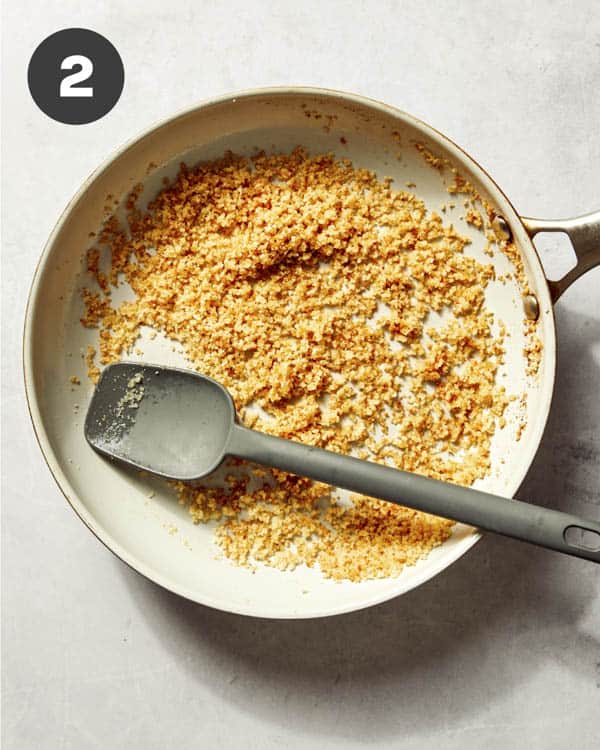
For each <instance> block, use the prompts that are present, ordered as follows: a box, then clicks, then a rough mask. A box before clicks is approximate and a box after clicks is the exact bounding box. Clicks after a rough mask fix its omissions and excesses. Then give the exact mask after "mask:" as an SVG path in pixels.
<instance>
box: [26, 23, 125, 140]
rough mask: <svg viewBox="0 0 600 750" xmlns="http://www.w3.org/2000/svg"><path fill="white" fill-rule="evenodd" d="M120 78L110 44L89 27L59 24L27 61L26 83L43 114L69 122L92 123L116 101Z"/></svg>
mask: <svg viewBox="0 0 600 750" xmlns="http://www.w3.org/2000/svg"><path fill="white" fill-rule="evenodd" d="M124 81H125V71H124V69H123V62H122V60H121V57H120V55H119V53H118V52H117V50H116V49H115V48H114V46H113V45H112V44H111V43H110V42H109V41H108V39H106V38H105V37H103V36H102V34H98V33H96V32H95V31H90V30H89V29H63V30H62V31H57V32H56V33H55V34H51V35H50V36H49V37H47V38H46V39H44V41H43V42H42V43H41V44H40V45H39V46H38V48H37V49H36V50H35V52H34V53H33V55H32V57H31V60H30V61H29V68H28V70H27V83H28V84H29V91H30V92H31V96H32V97H33V100H34V101H35V103H36V104H37V105H38V107H39V108H40V109H41V110H42V112H45V113H46V114H47V115H48V117H51V118H52V119H53V120H58V122H64V123H67V124H69V125H83V124H85V123H87V122H94V120H99V119H100V118H101V117H104V115H105V114H106V113H107V112H110V110H111V109H112V108H113V107H114V106H115V104H116V103H117V101H118V100H119V97H120V96H121V92H122V91H123V83H124Z"/></svg>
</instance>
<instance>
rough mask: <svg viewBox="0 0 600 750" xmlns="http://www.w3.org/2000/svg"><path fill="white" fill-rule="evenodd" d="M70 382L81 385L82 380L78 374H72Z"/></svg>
mask: <svg viewBox="0 0 600 750" xmlns="http://www.w3.org/2000/svg"><path fill="white" fill-rule="evenodd" d="M69 383H72V384H73V385H81V380H79V378H78V377H77V375H71V377H70V378H69Z"/></svg>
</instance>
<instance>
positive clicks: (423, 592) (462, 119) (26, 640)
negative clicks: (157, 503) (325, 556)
mask: <svg viewBox="0 0 600 750" xmlns="http://www.w3.org/2000/svg"><path fill="white" fill-rule="evenodd" d="M3 26H4V28H3V32H4V45H3V77H4V80H3V105H4V118H5V119H4V123H3V136H4V142H3V149H4V154H3V156H4V160H3V169H4V173H3V231H4V235H3V243H2V261H3V293H2V304H3V323H4V325H3V347H2V351H3V366H2V378H3V384H2V388H3V391H2V420H3V433H2V442H3V468H2V489H3V503H2V515H3V525H2V542H3V545H2V554H3V571H2V572H3V602H2V603H3V608H2V615H3V647H4V652H3V661H2V669H3V722H2V725H3V726H2V731H3V739H4V743H5V744H3V747H5V748H6V750H9V749H10V750H13V749H14V750H30V749H31V750H34V749H36V750H37V748H52V749H53V748H61V749H63V748H65V749H66V748H69V749H71V748H72V749H73V750H81V749H84V748H110V749H111V750H117V748H127V749H128V750H131V749H133V748H143V749H146V748H161V750H164V749H166V748H191V747H202V748H238V747H244V748H248V749H249V750H250V749H254V748H260V749H261V750H262V748H307V747H315V748H330V747H344V748H354V747H360V746H373V747H377V748H388V747H389V748H391V747H402V748H429V747H442V748H461V749H462V748H466V747H473V748H498V750H504V748H507V747H527V748H529V749H530V750H536V749H539V750H552V749H553V748H556V749H559V748H561V749H562V748H565V747H568V746H570V745H571V744H573V745H574V746H576V747H577V748H580V749H581V750H588V749H589V750H591V748H595V747H597V746H598V745H597V743H598V738H599V736H600V721H599V719H598V710H599V707H600V595H599V594H600V586H599V575H598V569H597V568H596V567H595V566H593V565H592V564H589V563H584V562H581V561H579V560H574V559H571V558H567V557H563V556H560V555H557V554H551V553H549V552H546V551H543V550H538V549H534V548H530V547H528V546H526V545H522V544H519V543H517V542H513V541H509V540H505V539H500V538H492V537H490V536H488V537H486V538H484V540H483V541H482V542H481V543H480V544H479V545H477V547H476V548H475V549H474V550H472V551H471V552H470V553H469V554H467V555H466V556H465V557H464V558H462V559H461V560H460V561H459V562H457V563H456V564H455V565H453V566H452V567H451V568H450V569H449V570H447V571H446V572H445V573H443V574H442V575H440V576H438V577H437V578H435V579H434V580H433V581H431V582H429V583H428V584H426V585H424V586H423V587H421V588H420V589H418V590H416V591H413V592H412V593H410V594H408V595H406V596H403V597H401V598H400V599H397V600H395V601H391V602H388V603H387V604H384V605H381V606H378V607H375V608H373V609H370V610H367V611H363V612H357V613H354V614H350V615H346V616H341V617H337V618H333V619H329V620H314V621H304V622H303V621H297V622H286V621H265V620H253V619H248V618H243V617H238V616H233V615H229V614H224V613H221V612H218V611H212V610H209V609H206V608H203V607H200V606H196V605H193V604H191V603H189V602H186V601H183V600H181V599H179V598H177V597H176V596H174V595H171V594H168V593H166V592H165V591H163V590H161V589H159V588H158V587H156V586H155V585H153V584H151V583H149V582H147V581H146V580H144V579H143V578H141V577H140V576H138V575H137V574H136V573H134V572H132V571H131V570H129V569H128V568H127V567H125V565H123V564H122V563H121V562H119V561H118V560H117V559H116V558H114V557H113V556H112V555H111V554H110V553H109V552H108V551H107V550H106V549H104V547H102V545H100V544H99V543H98V542H97V541H96V539H95V538H94V537H93V536H92V535H91V534H89V533H88V532H87V531H86V529H85V528H84V527H83V525H82V524H81V522H80V521H79V520H78V519H77V518H76V517H75V515H74V513H73V512H72V511H71V509H70V508H69V506H68V505H67V503H66V502H65V501H64V499H63V497H62V495H61V494H60V492H59V490H58V488H57V487H56V485H55V484H54V481H53V479H52V477H51V476H50V474H49V472H48V470H47V468H46V466H45V464H44V461H43V459H42V456H41V454H40V451H39V449H38V446H37V444H36V442H35V439H34V436H33V431H32V428H31V425H30V422H29V417H28V414H27V409H26V406H25V401H24V393H23V386H22V374H21V364H20V343H21V333H22V323H23V315H24V308H25V302H26V296H27V291H28V287H29V284H30V281H31V277H32V274H33V270H34V267H35V264H36V261H37V258H38V256H39V254H40V252H41V249H42V246H43V244H44V242H45V240H46V238H47V236H48V234H49V232H50V230H51V228H52V226H53V225H54V223H55V221H56V220H57V218H58V216H59V214H60V212H61V211H62V209H63V207H64V206H65V204H66V202H67V201H68V200H69V198H70V196H71V195H72V194H73V193H74V192H75V190H76V189H77V188H78V186H79V185H80V184H81V182H82V181H83V180H84V178H85V177H86V176H87V175H88V174H89V173H90V172H91V171H92V170H93V169H94V168H95V167H96V166H97V165H98V163H99V162H100V161H102V160H103V159H104V158H105V157H107V156H108V155H109V154H110V152H111V151H112V150H113V149H114V148H115V147H116V146H117V145H119V144H121V143H122V142H123V141H124V140H126V139H129V138H130V137H131V136H133V135H135V134H136V133H137V132H139V131H140V130H141V129H143V128H145V127H147V126H148V125H150V124H151V123H153V122H155V121H156V120H159V119H161V118H164V117H166V116H168V115H170V114H171V113H172V112H174V111H175V110H177V109H178V108H182V107H185V106H188V105H190V104H192V103H194V102H196V101H198V100H200V99H203V98H207V97H212V96H215V95H219V94H222V93H225V92H228V91H232V90H239V89H243V88H249V87H253V86H262V85H279V84H290V83H291V84H307V85H318V86H325V87H330V88H339V89H345V90H348V91H355V92H358V93H362V94H365V95H368V96H371V97H373V98H377V99H381V100H384V101H386V102H388V103H390V104H394V105H396V106H398V107H400V108H401V109H404V110H407V111H409V112H411V113H413V114H415V115H417V116H419V117H421V118H422V119H424V120H426V121H428V122H430V123H431V124H432V125H433V126H434V127H436V128H438V129H439V130H441V131H442V132H445V133H446V134H447V135H449V136H450V137H451V138H453V139H454V140H455V141H456V142H458V143H459V144H460V145H461V146H463V147H464V148H465V149H467V150H468V151H469V152H470V153H471V154H472V155H473V156H474V157H475V158H476V159H477V160H478V161H479V162H480V163H481V164H483V165H484V166H485V167H486V168H487V169H488V170H489V171H490V172H491V173H492V175H493V176H494V177H495V178H496V179H497V181H498V182H499V184H500V185H501V186H502V187H503V188H504V189H505V191H506V192H507V194H508V195H509V197H511V199H512V200H513V202H514V204H515V205H516V207H517V209H518V210H520V211H522V212H523V213H525V214H529V215H536V216H543V217H554V216H568V215H573V214H577V213H584V212H587V211H591V210H594V209H598V208H600V177H599V167H600V130H599V123H600V96H599V95H598V92H599V91H600V14H599V13H598V9H597V3H595V2H593V0H581V1H580V2H577V3H575V4H573V3H567V2H555V3H552V4H549V3H545V2H541V0H536V1H534V2H533V3H524V2H522V1H519V2H516V1H514V0H511V2H504V3H497V2H491V1H490V0H484V1H483V2H460V0H454V2H433V3H410V4H409V3H401V2H388V1H386V2H375V1H373V2H339V1H338V2H324V1H323V0H304V2H301V3H294V4H292V3H291V2H287V1H286V0H279V2H250V1H248V2H227V1H225V0H223V1H222V2H219V3H216V2H206V1H197V2H192V0H189V1H187V2H183V0H171V2H167V3H165V2H158V1H157V0H145V2H143V3H142V2H137V1H135V0H134V1H132V2H127V3H125V2H95V3H81V2H80V1H79V0H78V2H74V0H60V2H59V1H58V0H48V1H47V2H45V3H43V4H41V3H38V2H33V1H32V0H22V1H21V2H19V3H11V4H10V5H9V4H5V7H4V25H3ZM69 26H84V27H88V28H92V29H94V30H96V31H99V32H101V33H102V34H104V35H105V36H107V37H108V38H109V39H110V40H111V41H112V42H113V43H114V44H115V46H116V47H117V49H118V50H119V51H120V53H121V56H122V58H123V61H124V64H125V71H126V83H125V89H124V92H123V95H122V98H121V100H120V101H119V103H118V104H117V106H116V107H115V109H114V110H113V111H112V112H111V113H109V114H108V115H107V116H106V117H105V118H104V119H102V120H100V121H99V122H96V123H94V124H91V125H84V126H79V127H72V126H67V125H61V124H58V123H56V122H53V121H51V120H49V119H48V118H47V117H46V116H45V115H43V114H42V113H41V112H40V111H39V110H38V109H37V108H36V106H35V105H34V104H33V102H32V100H31V98H30V95H29V92H28V90H27V86H26V69H27V63H28V61H29V57H30V56H31V54H32V52H33V50H34V49H35V47H36V46H37V45H38V44H39V42H40V41H41V40H42V39H43V38H44V37H46V36H47V35H48V34H50V33H52V32H53V31H56V30H58V29H61V28H65V27H69ZM545 248H546V249H545V252H544V260H545V261H546V262H547V264H548V268H550V269H552V268H554V269H557V268H560V267H562V268H564V267H565V261H564V259H561V257H559V255H560V254H559V249H558V244H557V241H556V238H554V239H552V240H551V241H550V243H546V245H545ZM599 283H600V270H598V269H596V270H595V271H592V272H590V273H589V274H588V276H587V277H585V278H583V279H581V280H580V281H579V282H577V284H576V286H574V287H573V288H572V289H571V290H569V291H568V292H567V293H566V294H565V296H564V298H563V299H561V301H560V302H559V304H558V305H557V308H556V314H557V323H558V339H559V349H560V365H559V372H558V381H557V388H556V398H555V403H554V406H553V409H552V414H551V417H550V422H549V425H548V430H547V432H546V436H545V438H544V440H543V443H542V446H541V448H540V451H539V454H538V457H537V459H536V461H535V463H534V465H533V466H532V468H531V471H530V474H529V477H528V479H527V481H526V483H525V485H524V486H523V488H522V490H521V493H520V494H521V496H522V497H523V498H530V499H532V500H533V501H535V502H537V503H540V504H548V505H549V506H552V507H554V508H559V509H563V510H571V511H573V512H575V513H579V514H582V515H588V516H589V517H591V518H599V517H600V482H599V473H600V468H599V467H600V399H598V388H599V384H600V302H599V294H598V287H599Z"/></svg>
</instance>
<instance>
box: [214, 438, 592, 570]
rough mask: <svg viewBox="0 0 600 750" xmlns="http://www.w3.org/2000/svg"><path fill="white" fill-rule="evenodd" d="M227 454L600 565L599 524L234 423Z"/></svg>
mask: <svg viewBox="0 0 600 750" xmlns="http://www.w3.org/2000/svg"><path fill="white" fill-rule="evenodd" d="M227 453H228V454H229V455H233V456H239V457H240V458H247V459H249V460H251V461H254V462H255V463H258V464H261V465H263V466H270V467H274V468H277V469H282V470H283V471H288V472H290V473H291V474H299V475H300V476H305V477H309V478H310V479H314V480H316V481H318V482H324V483H325V484H330V485H333V486H334V487H342V488H344V489H347V490H351V491H352V492H359V493H361V494H362V495H367V496H369V497H376V498H379V499H381V500H387V501H388V502H391V503H396V504H398V505H404V506H407V507H409V508H415V509H417V510H422V511H425V512H426V513H432V514H434V515H438V516H443V517H444V518H450V519H452V520H454V521H461V522H462V523H466V524H469V525H470V526H477V527H479V528H481V529H486V530H488V531H493V532H495V533H497V534H503V535H504V536H510V537H513V538H515V539H520V540H522V541H525V542H531V543H532V544H537V545H539V546H541V547H547V548H549V549H553V550H557V551H558V552H564V553H566V554H568V555H573V556H575V557H581V558H584V559H586V560H592V561H593V562H596V563H600V524H599V523H596V522H594V521H584V520H582V519H580V518H577V517H576V516H572V515H569V514H568V513H561V512H560V511H557V510H550V509H549V508H541V507H539V506H536V505H531V504H530V503H525V502H520V501H518V500H509V499H507V498H503V497H498V496H497V495H490V494H489V493H487V492H480V491H479V490H474V489H471V488H469V487H461V486H459V485H457V484H449V483H447V482H440V481H438V480H436V479H429V478H428V477H423V476H420V475H418V474H411V473H409V472H406V471H400V470H398V469H392V468H391V467H388V466H383V465H381V464H376V463H373V462H372V461H362V460H360V459H358V458H353V457H351V456H343V455H340V454H339V453H333V452H332V451H327V450H323V449H322V448H315V447H313V446H310V445H303V444H302V443H296V442H294V441H292V440H284V439H282V438H278V437H274V436H272V435H267V434H265V433H264V432H257V431H255V430H251V429H248V428H247V427H243V426H242V425H239V424H236V425H234V427H233V430H232V431H231V433H230V437H229V444H228V446H227Z"/></svg>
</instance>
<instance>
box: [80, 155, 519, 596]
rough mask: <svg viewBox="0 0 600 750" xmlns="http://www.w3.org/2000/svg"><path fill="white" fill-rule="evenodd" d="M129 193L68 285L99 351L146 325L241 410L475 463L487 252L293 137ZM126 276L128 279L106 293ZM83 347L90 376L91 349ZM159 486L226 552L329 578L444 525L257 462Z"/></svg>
mask: <svg viewBox="0 0 600 750" xmlns="http://www.w3.org/2000/svg"><path fill="white" fill-rule="evenodd" d="M140 192H141V188H138V189H136V190H134V192H133V193H132V195H131V196H130V198H129V201H128V204H127V209H128V219H127V224H126V225H123V224H121V223H120V222H119V221H118V219H117V218H116V217H114V216H113V217H112V218H111V219H110V220H109V221H108V222H107V224H106V225H105V227H104V230H103V232H102V233H101V236H100V237H99V238H98V246H97V247H95V248H93V249H92V250H91V251H90V252H89V253H88V270H89V271H90V272H91V273H92V275H93V276H94V277H95V278H96V280H97V288H96V289H94V290H92V289H85V290H84V291H83V296H84V301H85V314H84V316H83V318H82V323H83V324H84V325H85V326H88V327H97V328H98V329H99V342H98V353H97V354H98V359H99V363H100V364H101V365H106V364H108V363H111V362H114V361H116V360H119V359H120V358H121V357H123V356H124V355H126V354H127V352H129V351H131V350H132V349H133V347H134V345H135V343H136V341H137V339H138V337H139V335H140V329H141V327H142V326H149V327H150V328H152V329H154V330H155V331H157V332H161V333H163V334H165V335H166V336H167V337H168V338H169V339H171V340H172V341H174V342H178V343H179V344H180V345H181V346H182V347H183V349H184V352H185V355H186V357H187V359H188V361H189V363H190V366H191V367H194V368H196V369H197V370H198V371H200V372H202V373H204V374H206V375H209V376H210V377H212V378H214V379H216V380H218V381H220V382H221V383H223V384H224V385H225V386H226V387H227V388H228V389H229V391H230V392H231V394H232V396H233V398H234V400H235V403H236V407H237V409H238V412H239V414H240V416H241V418H242V419H243V421H244V422H245V423H246V424H247V425H249V426H252V427H254V428H256V429H259V430H263V431H265V432H268V433H271V434H273V435H278V436H280V437H284V438H291V439H294V440H298V441H300V442H303V443H307V444H310V445H316V446H321V447H323V448H328V449H330V450H333V451H337V452H340V453H347V454H350V453H351V454H353V455H356V456H359V457H362V458H368V459H370V460H373V461H378V462H381V463H385V464H388V465H390V466H395V467H398V468H400V469H405V470H408V471H412V472H417V473H420V474H424V475H427V476H431V477H435V478H437V479H442V480H449V481H452V482H456V483H461V484H464V485H470V484H472V483H473V482H474V481H475V480H476V479H478V478H482V477H484V476H485V475H486V474H487V473H488V471H489V469H490V444H491V438H492V435H493V434H494V431H495V429H496V426H497V424H498V423H500V422H501V421H502V420H503V416H502V415H503V412H504V410H505V407H506V406H507V403H508V397H507V394H506V393H505V390H504V388H503V387H501V386H499V385H498V384H496V373H497V371H498V368H499V366H500V364H501V363H502V361H503V356H504V337H505V331H504V329H503V326H501V325H496V326H493V324H494V317H493V315H492V313H491V312H490V311H489V310H487V309H486V307H485V305H484V290H485V287H486V285H487V284H488V282H489V281H490V280H491V279H493V278H494V269H493V266H492V265H486V264H482V263H479V262H477V261H476V260H474V259H473V258H472V257H469V256H468V255H467V254H465V253H464V248H465V246H466V245H467V243H468V242H469V240H468V239H467V238H465V237H463V236H461V235H460V234H459V233H458V232H457V231H456V230H455V229H454V228H453V227H452V226H451V225H450V224H448V223H444V221H443V220H442V218H441V216H439V215H438V214H436V213H434V212H430V211H428V209H427V207H426V206H425V204H424V203H423V202H422V201H421V200H419V199H418V198H417V197H415V196H414V195H413V194H412V193H410V192H406V191H402V190H400V191H397V190H393V189H392V187H391V180H378V179H377V177H376V176H375V174H373V173H372V172H370V171H367V170H364V169H355V168H354V167H353V165H352V163H351V162H350V161H348V160H344V159H342V160H336V159H335V158H334V157H333V156H332V155H316V156H309V155H308V154H307V152H306V151H304V150H303V149H301V148H297V149H295V150H294V151H293V152H292V153H289V154H279V155H266V154H264V153H261V154H258V155H257V156H255V157H253V158H251V159H248V158H245V157H241V156H237V155H234V154H232V153H227V154H226V155H225V156H224V158H223V159H221V160H218V161H214V162H210V163H204V164H200V165H198V166H195V167H193V168H190V167H188V166H186V165H185V164H182V165H181V169H180V172H179V174H178V176H177V178H176V180H175V181H174V182H173V183H171V184H166V185H165V187H164V189H163V190H162V191H161V192H160V193H159V194H158V196H157V197H156V199H155V200H154V201H153V202H152V203H151V204H150V205H149V206H148V208H147V209H146V210H144V211H142V210H140V209H139V208H138V205H137V203H138V198H139V195H140ZM471 221H472V222H473V223H475V224H477V223H478V221H479V220H478V218H477V216H475V215H472V216H471ZM106 248H108V249H109V251H110V252H109V256H110V263H109V266H110V267H109V269H108V271H107V273H103V272H102V271H101V270H100V267H101V265H102V264H101V263H100V259H101V255H102V254H103V253H105V252H106ZM123 282H126V283H127V284H129V285H130V287H131V289H132V290H133V292H134V295H135V297H134V299H133V300H131V301H126V302H123V303H121V304H120V305H118V306H114V305H113V304H111V289H112V288H113V287H115V286H117V285H118V284H121V283H123ZM438 316H442V317H438ZM434 323H435V324H436V325H435V326H434ZM496 323H499V321H496ZM87 361H88V365H89V367H90V376H91V377H92V379H96V378H97V375H98V368H97V365H96V364H95V360H94V351H93V349H92V350H91V352H90V351H88V356H87ZM234 463H236V462H234ZM237 463H239V462H237ZM175 486H176V489H177V492H178V495H179V498H180V501H181V502H182V503H185V504H186V505H187V506H188V507H189V511H190V513H191V515H192V517H193V519H194V521H195V522H197V523H200V522H207V521H209V520H217V521H219V522H220V523H219V524H218V526H217V529H216V540H217V543H218V544H219V545H220V547H221V548H222V549H223V551H224V553H225V555H226V556H227V557H228V558H230V559H231V560H233V561H235V562H236V563H238V564H241V565H248V566H253V565H255V564H256V563H257V562H260V563H264V564H266V565H270V566H274V567H276V568H279V569H282V570H286V569H292V568H294V567H295V566H297V565H299V564H306V565H308V566H318V567H319V568H320V569H321V571H322V573H323V575H325V576H326V577H329V578H333V579H336V580H342V579H348V580H351V581H362V580H366V579H372V578H383V577H388V576H396V575H398V574H399V573H400V572H401V570H402V568H403V567H404V566H405V565H412V564H414V563H415V562H416V561H417V560H419V559H420V558H422V557H424V556H426V555H427V554H428V553H429V552H430V551H431V550H432V549H433V548H434V547H436V546H438V545H440V544H441V543H442V542H443V541H444V540H445V539H446V538H447V537H448V536H449V535H450V533H451V527H452V522H451V521H448V520H445V519H441V518H437V517H434V516H430V515H427V514H425V513H421V512H418V511H413V510H409V509H406V508H403V507H398V506H394V505H391V504H389V503H385V502H380V501H377V500H373V499H370V498H366V497H362V496H352V497H350V498H349V499H348V498H344V497H341V496H340V494H339V492H338V491H336V490H334V489H332V488H331V487H328V486H326V485H323V484H318V483H315V482H312V481H310V480H308V479H305V478H301V477H296V476H292V475H289V474H286V473H284V472H281V471H277V470H272V471H271V470H269V471H267V470H264V469H261V468H259V467H252V469H251V470H248V467H246V471H244V467H242V470H236V471H235V472H232V473H231V474H230V475H229V476H228V477H227V486H226V487H225V488H218V489H217V488H214V487H201V486H192V485H187V484H183V483H175Z"/></svg>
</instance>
